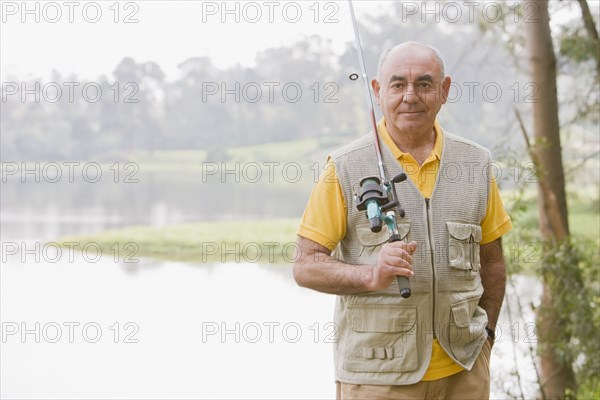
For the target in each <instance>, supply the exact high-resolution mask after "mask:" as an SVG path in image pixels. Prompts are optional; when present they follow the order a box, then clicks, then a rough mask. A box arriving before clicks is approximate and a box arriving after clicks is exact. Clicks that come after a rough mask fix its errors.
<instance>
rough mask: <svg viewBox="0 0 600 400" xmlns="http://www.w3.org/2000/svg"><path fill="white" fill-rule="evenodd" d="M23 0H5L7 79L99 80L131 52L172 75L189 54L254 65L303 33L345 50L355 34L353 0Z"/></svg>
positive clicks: (377, 7)
mask: <svg viewBox="0 0 600 400" xmlns="http://www.w3.org/2000/svg"><path fill="white" fill-rule="evenodd" d="M375 3H377V4H375ZM22 4H23V3H22V2H21V1H2V2H1V7H2V24H1V32H0V35H1V38H0V49H1V54H0V55H1V60H0V61H1V65H0V66H1V69H2V79H6V78H7V76H8V75H10V74H15V75H17V76H18V77H19V78H27V77H37V76H44V77H48V76H49V73H50V71H51V70H52V69H53V68H54V69H57V70H58V71H60V72H61V73H70V72H75V73H77V74H78V75H79V76H80V77H85V78H88V79H92V78H96V77H97V76H99V75H100V74H110V73H111V72H112V71H113V70H114V68H115V66H116V65H117V63H118V62H119V61H120V60H121V59H122V58H123V57H125V56H130V57H133V58H134V59H136V61H156V62H158V63H159V64H160V66H161V67H162V68H163V70H164V71H165V72H166V73H167V74H168V78H169V79H173V78H175V77H176V74H177V65H178V64H179V63H181V62H182V61H184V60H186V59H187V58H189V57H194V56H200V55H208V56H210V58H211V59H212V60H213V62H214V63H215V65H216V66H218V67H226V66H229V65H232V64H235V63H236V62H239V63H241V64H242V65H246V66H252V65H253V62H254V57H255V55H256V52H257V51H260V50H263V49H265V48H269V47H273V46H278V45H285V44H288V43H290V42H293V41H295V40H298V39H300V38H301V37H302V35H311V34H319V35H322V36H323V37H326V38H329V39H331V40H333V41H334V44H335V45H336V46H337V48H338V49H340V50H341V48H342V46H343V44H344V43H345V42H346V41H351V40H354V36H353V31H352V25H351V23H350V14H349V11H348V4H347V2H346V1H338V2H333V1H320V2H318V3H317V2H316V1H297V2H293V1H292V2H290V1H257V2H249V1H242V2H236V1H228V2H227V3H225V7H223V4H224V3H223V2H221V1H215V2H212V1H204V2H202V1H168V2H167V1H134V2H128V1H120V2H118V3H116V2H115V1H97V2H90V1H73V2H71V3H69V2H68V1H56V2H47V1H44V2H39V1H30V2H27V3H26V4H27V6H26V9H24V8H23V6H22ZM388 5H389V2H388ZM385 7H386V2H373V1H369V2H363V1H357V2H355V8H356V13H357V18H359V19H360V18H361V17H363V16H364V15H365V13H366V12H368V13H377V12H381V10H382V9H384V8H385ZM227 11H229V12H227ZM236 20H237V21H236ZM54 21H56V22H54ZM71 21H72V22H71ZM94 21H97V22H94ZM126 21H127V22H126Z"/></svg>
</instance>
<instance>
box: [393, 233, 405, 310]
mask: <svg viewBox="0 0 600 400" xmlns="http://www.w3.org/2000/svg"><path fill="white" fill-rule="evenodd" d="M399 241H400V236H398V235H396V234H392V235H391V236H390V240H389V242H390V243H393V242H399ZM396 281H398V288H399V289H400V296H402V297H403V298H405V299H408V298H409V297H410V281H409V280H408V278H407V277H406V276H403V275H397V276H396Z"/></svg>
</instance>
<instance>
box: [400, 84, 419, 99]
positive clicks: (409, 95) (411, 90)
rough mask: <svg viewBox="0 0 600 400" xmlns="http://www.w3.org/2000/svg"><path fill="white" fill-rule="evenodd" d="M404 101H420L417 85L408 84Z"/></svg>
mask: <svg viewBox="0 0 600 400" xmlns="http://www.w3.org/2000/svg"><path fill="white" fill-rule="evenodd" d="M402 101H404V102H405V103H417V102H418V101H419V96H418V94H417V92H416V91H415V87H414V86H413V85H408V86H407V88H406V91H405V92H404V98H403V99H402Z"/></svg>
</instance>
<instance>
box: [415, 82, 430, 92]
mask: <svg viewBox="0 0 600 400" xmlns="http://www.w3.org/2000/svg"><path fill="white" fill-rule="evenodd" d="M417 87H418V88H419V89H424V90H427V89H430V88H431V84H430V83H429V82H419V83H418V84H417Z"/></svg>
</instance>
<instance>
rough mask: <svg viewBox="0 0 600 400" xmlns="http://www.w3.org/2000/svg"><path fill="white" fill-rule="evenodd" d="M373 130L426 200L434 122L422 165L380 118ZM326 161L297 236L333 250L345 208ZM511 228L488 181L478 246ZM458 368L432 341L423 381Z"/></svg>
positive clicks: (435, 154) (435, 166) (431, 181)
mask: <svg viewBox="0 0 600 400" xmlns="http://www.w3.org/2000/svg"><path fill="white" fill-rule="evenodd" d="M377 129H378V131H379V135H380V137H381V139H382V142H383V144H384V145H386V146H387V147H388V148H389V149H390V150H391V151H392V154H393V155H394V157H396V159H397V160H398V162H399V163H400V165H401V166H402V169H403V170H404V172H406V175H408V177H409V178H410V179H411V180H412V181H413V183H414V184H415V186H416V187H417V188H418V189H419V191H420V192H421V194H422V195H423V197H426V198H430V197H431V194H432V193H433V188H434V186H435V181H436V178H437V174H438V170H439V167H440V157H441V155H442V146H443V140H444V135H443V131H442V129H441V127H440V126H439V124H438V122H437V121H436V122H435V125H434V129H435V132H436V137H435V145H434V147H433V150H432V151H431V153H430V154H429V156H428V157H427V159H426V160H425V161H424V162H423V165H419V164H418V163H417V161H416V160H415V159H414V158H413V157H412V156H411V155H410V154H409V153H403V152H402V151H401V150H400V149H399V148H398V146H396V144H395V143H394V141H393V140H392V137H391V136H390V134H389V132H388V131H387V128H386V123H385V119H384V118H382V119H381V121H380V122H379V124H378V125H377ZM327 161H328V162H327V164H326V165H325V168H324V169H323V171H322V173H321V176H320V178H319V181H318V182H317V183H316V185H315V187H314V188H313V191H312V193H311V195H310V198H309V200H308V204H307V206H306V209H305V211H304V215H303V216H302V221H301V222H300V226H299V228H298V231H297V234H298V235H300V236H302V237H305V238H307V239H310V240H312V241H314V242H317V243H319V244H321V245H322V246H325V247H327V248H328V249H329V250H333V249H334V248H335V246H336V245H337V244H338V243H339V242H340V241H341V240H342V239H343V238H344V236H346V222H347V220H346V218H347V212H346V210H347V208H346V207H347V205H346V202H345V200H344V195H343V193H342V188H341V187H340V183H339V181H338V178H337V175H336V172H335V166H334V164H333V163H332V162H331V160H327ZM511 229H512V222H511V220H510V217H509V216H508V214H507V212H506V210H505V209H504V205H503V204H502V199H501V198H500V192H499V190H498V185H497V184H496V181H495V180H494V179H491V180H490V191H489V195H488V202H487V207H486V213H485V216H484V217H483V219H482V220H481V230H482V240H481V243H482V244H485V243H490V242H493V241H494V240H496V239H498V238H499V237H501V236H502V235H504V234H505V233H507V232H509V231H510V230H511ZM462 369H463V368H462V367H461V366H460V365H458V364H456V363H455V362H454V361H452V359H451V358H450V357H449V356H448V355H447V354H446V352H445V351H444V349H442V347H441V346H440V344H439V342H438V341H437V339H434V341H433V351H432V353H431V361H430V363H429V368H428V369H427V371H426V372H425V376H424V377H423V380H424V381H431V380H436V379H441V378H445V377H447V376H450V375H453V374H455V373H457V372H460V371H462Z"/></svg>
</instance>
